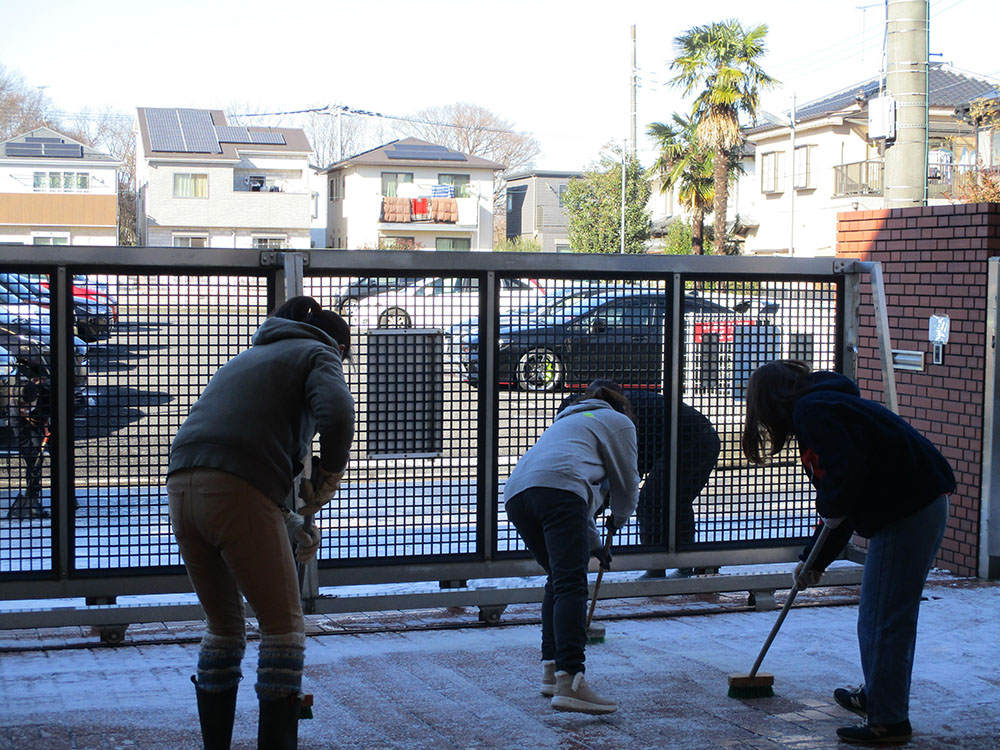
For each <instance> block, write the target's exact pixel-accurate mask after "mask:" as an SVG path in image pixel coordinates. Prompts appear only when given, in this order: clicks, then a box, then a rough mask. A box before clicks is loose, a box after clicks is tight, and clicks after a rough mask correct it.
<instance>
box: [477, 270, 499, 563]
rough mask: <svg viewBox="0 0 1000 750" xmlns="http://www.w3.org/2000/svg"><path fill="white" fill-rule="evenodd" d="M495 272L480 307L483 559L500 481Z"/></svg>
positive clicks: (487, 556) (491, 542) (491, 539)
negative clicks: (498, 474)
mask: <svg viewBox="0 0 1000 750" xmlns="http://www.w3.org/2000/svg"><path fill="white" fill-rule="evenodd" d="M498 284H499V280H498V279H497V275H496V272H495V271H489V272H488V273H487V274H486V279H485V284H484V285H483V287H482V290H483V292H485V295H486V297H485V299H484V300H482V302H481V305H480V309H479V321H480V322H479V399H480V400H479V408H480V415H481V420H480V425H479V434H480V460H479V466H480V467H481V471H482V474H481V475H480V481H479V486H480V487H481V488H482V490H481V497H482V505H481V507H482V509H483V510H482V513H483V516H482V518H481V519H480V525H479V528H481V529H482V530H483V540H482V544H483V559H484V560H487V561H490V560H492V559H493V551H494V548H495V547H496V539H497V503H498V500H499V495H500V481H499V478H498V476H497V472H498V471H499V469H498V463H499V461H498V460H497V454H498V453H499V450H500V449H499V440H500V439H499V418H498V416H497V411H498V405H499V396H498V390H497V379H496V345H497V343H496V339H497V321H498V316H499V299H498V291H497V285H498Z"/></svg>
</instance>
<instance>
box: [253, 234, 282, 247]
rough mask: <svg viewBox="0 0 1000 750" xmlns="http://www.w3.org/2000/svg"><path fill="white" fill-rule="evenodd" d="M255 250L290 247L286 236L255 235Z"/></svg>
mask: <svg viewBox="0 0 1000 750" xmlns="http://www.w3.org/2000/svg"><path fill="white" fill-rule="evenodd" d="M253 247H254V250H283V249H284V248H286V247H288V239H287V238H286V237H254V238H253Z"/></svg>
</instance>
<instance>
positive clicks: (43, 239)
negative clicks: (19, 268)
mask: <svg viewBox="0 0 1000 750" xmlns="http://www.w3.org/2000/svg"><path fill="white" fill-rule="evenodd" d="M32 243H33V244H35V245H68V244H69V237H68V236H66V235H64V234H63V235H44V236H36V237H33V238H32Z"/></svg>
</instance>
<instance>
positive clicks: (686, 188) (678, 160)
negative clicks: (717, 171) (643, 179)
mask: <svg viewBox="0 0 1000 750" xmlns="http://www.w3.org/2000/svg"><path fill="white" fill-rule="evenodd" d="M673 120H674V123H673V124H672V125H667V124H665V123H662V122H654V123H653V124H652V125H650V126H649V128H648V129H647V130H646V132H647V133H648V134H649V136H650V137H652V138H653V140H654V141H656V145H657V147H658V149H659V151H660V155H659V156H658V157H657V159H656V161H655V162H654V163H653V166H652V167H650V172H651V173H652V174H655V175H657V176H658V177H659V179H660V186H661V187H660V189H661V191H662V192H666V191H668V190H671V189H672V188H673V187H674V186H676V187H677V197H678V198H680V201H681V203H683V204H684V205H685V206H686V207H687V208H688V210H689V211H690V212H691V244H692V245H694V252H695V253H697V254H698V255H702V254H703V253H704V252H705V244H704V236H705V211H706V210H708V209H709V208H710V207H711V205H712V201H713V199H714V197H715V188H714V185H715V183H714V172H713V163H714V159H713V157H712V152H711V151H710V150H709V149H707V148H705V147H704V146H703V145H702V144H701V142H700V141H699V140H698V135H697V132H696V128H695V124H694V121H693V120H691V119H689V118H687V117H684V116H683V115H679V114H677V113H674V115H673Z"/></svg>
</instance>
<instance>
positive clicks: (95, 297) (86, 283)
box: [38, 276, 118, 323]
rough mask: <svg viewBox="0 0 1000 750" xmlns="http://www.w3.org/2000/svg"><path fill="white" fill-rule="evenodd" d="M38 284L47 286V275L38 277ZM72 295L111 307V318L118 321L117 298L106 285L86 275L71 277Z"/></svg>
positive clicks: (115, 321)
mask: <svg viewBox="0 0 1000 750" xmlns="http://www.w3.org/2000/svg"><path fill="white" fill-rule="evenodd" d="M38 284H39V286H41V287H42V288H43V289H46V290H47V289H48V288H49V281H48V278H47V277H44V276H43V277H41V278H39V279H38ZM73 297H74V298H82V299H88V300H91V301H93V302H97V303H99V304H101V305H107V306H108V307H109V308H110V309H111V320H112V322H114V323H117V322H118V300H117V299H115V297H114V296H113V295H112V294H111V293H110V292H109V291H108V289H107V287H106V286H105V285H103V284H100V283H98V282H96V281H93V280H92V279H88V278H87V277H86V276H74V277H73Z"/></svg>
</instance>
